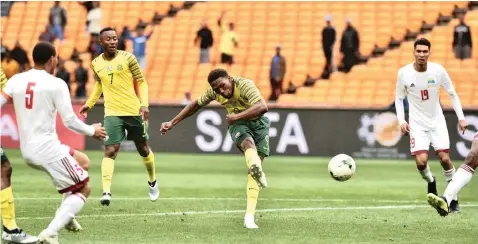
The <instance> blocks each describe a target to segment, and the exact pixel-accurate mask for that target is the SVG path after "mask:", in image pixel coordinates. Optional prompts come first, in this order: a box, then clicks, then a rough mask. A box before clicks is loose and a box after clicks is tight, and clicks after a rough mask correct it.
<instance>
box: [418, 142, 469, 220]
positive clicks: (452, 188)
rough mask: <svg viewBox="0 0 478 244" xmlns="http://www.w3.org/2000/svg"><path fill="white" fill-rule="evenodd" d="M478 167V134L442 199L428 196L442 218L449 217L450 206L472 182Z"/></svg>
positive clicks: (429, 201) (432, 195) (434, 195)
mask: <svg viewBox="0 0 478 244" xmlns="http://www.w3.org/2000/svg"><path fill="white" fill-rule="evenodd" d="M477 167H478V134H477V135H475V137H474V139H473V142H472V145H471V150H470V152H469V153H468V156H467V157H466V158H465V162H464V163H463V164H462V165H461V166H460V168H458V170H457V171H456V173H455V174H454V175H453V178H452V180H451V181H450V183H449V184H448V186H447V187H446V189H445V193H444V194H443V196H442V197H439V196H437V195H436V194H428V195H427V198H428V203H429V204H430V205H431V206H432V207H434V208H435V209H436V210H437V211H438V213H439V214H440V215H441V216H446V215H448V212H449V206H448V204H449V203H451V201H452V200H453V199H454V198H455V197H456V196H457V195H458V193H459V192H460V191H461V189H462V188H463V187H464V186H465V185H466V184H468V182H470V180H471V178H472V177H473V174H474V173H475V169H476V168H477Z"/></svg>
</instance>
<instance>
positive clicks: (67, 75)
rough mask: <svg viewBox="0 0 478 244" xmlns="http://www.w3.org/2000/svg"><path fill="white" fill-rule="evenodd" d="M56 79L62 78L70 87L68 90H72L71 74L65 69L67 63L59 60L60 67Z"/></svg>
mask: <svg viewBox="0 0 478 244" xmlns="http://www.w3.org/2000/svg"><path fill="white" fill-rule="evenodd" d="M56 77H57V78H60V79H62V80H64V81H65V83H66V85H67V86H68V90H70V73H69V72H68V71H67V70H66V69H65V61H64V60H61V59H60V60H58V67H57V69H56Z"/></svg>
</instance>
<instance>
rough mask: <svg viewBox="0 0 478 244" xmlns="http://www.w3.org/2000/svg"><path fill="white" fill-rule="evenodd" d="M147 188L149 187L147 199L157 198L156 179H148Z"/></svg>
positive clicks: (154, 199)
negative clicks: (151, 180) (150, 180)
mask: <svg viewBox="0 0 478 244" xmlns="http://www.w3.org/2000/svg"><path fill="white" fill-rule="evenodd" d="M148 188H149V199H151V201H153V202H154V201H156V200H158V198H159V186H158V181H157V180H154V181H153V182H149V181H148Z"/></svg>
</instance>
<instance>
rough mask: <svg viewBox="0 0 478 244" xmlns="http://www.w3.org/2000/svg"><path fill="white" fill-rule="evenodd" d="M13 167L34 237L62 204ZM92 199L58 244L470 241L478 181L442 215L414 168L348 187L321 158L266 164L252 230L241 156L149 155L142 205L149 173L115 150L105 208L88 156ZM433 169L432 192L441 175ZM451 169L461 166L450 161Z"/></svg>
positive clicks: (387, 165) (12, 155) (42, 183)
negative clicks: (154, 192)
mask: <svg viewBox="0 0 478 244" xmlns="http://www.w3.org/2000/svg"><path fill="white" fill-rule="evenodd" d="M6 153H7V155H8V157H9V159H10V161H11V162H12V165H13V167H14V170H13V179H12V181H13V191H14V196H15V202H16V213H17V222H18V224H19V226H20V227H21V228H23V229H24V230H26V231H27V232H28V233H31V234H35V235H37V234H38V233H40V231H41V230H43V229H44V228H45V227H46V226H47V225H48V223H49V222H50V221H51V219H52V217H53V215H54V213H55V210H56V208H57V207H58V206H59V203H60V199H61V196H60V195H59V194H57V193H56V191H55V189H54V187H53V185H52V183H51V181H50V179H49V177H48V176H47V175H46V174H45V173H43V172H40V171H36V170H34V169H31V168H29V167H28V166H27V165H26V164H25V163H24V162H23V161H22V160H21V156H20V153H19V151H17V150H8V149H7V150H6ZM87 154H88V156H89V157H90V160H91V168H90V183H91V186H92V192H91V195H90V198H89V200H88V201H87V203H86V205H85V207H84V208H83V210H82V212H81V213H80V214H79V216H78V221H79V222H80V223H81V225H82V226H83V228H84V230H83V231H82V232H80V233H69V232H67V231H65V230H63V231H62V232H61V233H60V241H61V242H62V243H67V244H70V243H71V244H74V243H94V244H101V243H112V244H113V243H260V244H263V243H377V244H378V243H432V242H433V243H477V242H478V235H477V234H476V227H477V226H478V211H477V210H478V208H477V207H478V192H477V191H476V189H477V187H478V180H476V179H473V180H472V181H471V182H470V184H469V185H467V186H466V187H465V188H464V189H463V191H462V192H461V195H460V197H461V202H460V203H461V205H462V208H461V210H462V212H461V213H460V214H455V215H449V216H448V217H446V218H442V217H440V216H439V215H438V214H437V213H436V211H435V210H434V209H432V208H431V207H429V206H428V204H427V203H426V183H425V182H424V180H422V179H421V177H420V175H419V174H418V173H417V171H416V169H415V165H414V162H413V161H412V160H407V161H393V160H361V159H356V163H357V172H356V174H355V175H354V176H353V177H352V179H350V180H349V181H347V182H336V181H334V180H333V179H332V178H331V177H330V176H329V175H328V172H327V162H328V159H327V158H314V157H285V156H280V157H270V158H268V159H266V162H265V166H264V170H265V172H266V174H267V179H268V182H269V188H267V189H265V190H264V191H261V193H260V195H259V203H258V209H259V211H258V213H257V214H256V222H257V224H258V225H259V227H260V229H258V230H246V229H244V228H243V226H242V224H243V216H244V210H245V206H246V201H245V193H246V192H245V190H246V181H247V177H246V172H247V168H246V166H245V162H244V159H243V157H241V156H238V155H204V154H201V155H184V154H181V155H179V154H162V153H156V154H155V155H156V170H157V176H158V179H159V181H160V189H161V196H160V199H159V200H158V201H157V202H151V201H150V200H149V199H148V192H147V173H146V171H145V169H144V166H143V163H142V161H141V159H140V157H139V155H137V154H136V153H126V152H120V154H119V156H118V158H117V160H116V163H115V172H114V177H113V184H112V193H113V198H112V203H111V205H110V206H109V207H102V206H101V205H100V203H99V197H101V167H100V165H101V159H102V155H103V153H102V152H97V151H95V152H87ZM430 162H431V167H432V171H433V172H434V174H435V176H436V177H437V180H438V187H439V192H440V193H442V192H443V189H444V186H445V184H444V177H443V174H442V171H441V167H440V166H439V164H438V162H437V160H436V159H435V158H434V157H432V160H431V161H430ZM454 163H455V166H457V167H458V166H459V165H460V164H461V161H458V160H456V161H455V162H454Z"/></svg>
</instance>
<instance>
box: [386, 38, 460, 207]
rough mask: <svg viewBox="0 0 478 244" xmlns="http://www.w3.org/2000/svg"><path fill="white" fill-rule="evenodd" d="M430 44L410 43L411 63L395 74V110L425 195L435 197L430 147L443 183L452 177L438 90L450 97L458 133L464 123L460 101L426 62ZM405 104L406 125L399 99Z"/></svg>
mask: <svg viewBox="0 0 478 244" xmlns="http://www.w3.org/2000/svg"><path fill="white" fill-rule="evenodd" d="M430 49H431V44H430V42H429V41H428V40H427V39H423V38H422V39H418V40H417V41H415V43H414V56H415V62H414V63H412V64H408V65H405V66H404V67H402V68H401V69H400V70H399V71H398V78H397V86H396V97H395V106H396V110H397V117H398V120H399V124H400V128H401V130H402V133H403V134H410V151H411V154H412V155H413V156H415V161H416V165H417V169H418V171H419V172H420V174H421V176H422V177H423V179H425V180H426V181H427V182H428V193H433V194H435V195H436V194H437V189H436V182H435V177H434V176H433V175H432V173H431V171H430V167H429V166H428V149H429V147H430V144H431V145H432V146H433V148H434V149H435V152H436V154H437V155H438V157H439V159H440V163H441V165H442V167H443V170H444V175H445V178H446V181H447V183H448V182H449V181H450V180H451V179H452V177H453V174H454V173H455V167H454V166H453V164H452V162H451V160H450V155H449V150H450V141H449V138H448V129H447V126H446V121H445V116H444V115H443V111H442V108H441V106H440V101H439V92H440V87H443V88H444V89H445V91H446V92H447V93H448V94H449V95H450V98H451V101H452V104H453V109H454V110H455V112H456V115H457V117H458V120H459V126H460V129H461V130H462V131H464V130H465V128H466V126H467V123H466V121H465V116H464V115H463V110H462V108H461V103H460V99H459V98H458V95H457V93H456V91H455V88H454V87H453V84H452V81H451V79H450V77H449V76H448V73H447V72H446V70H445V69H444V68H443V67H442V66H441V65H439V64H437V63H433V62H428V57H429V55H430ZM405 96H407V98H408V103H409V122H410V124H408V123H407V122H406V121H405V112H404V108H403V99H404V98H405ZM451 208H452V209H453V210H452V211H458V200H457V199H454V201H453V203H452V204H451Z"/></svg>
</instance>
